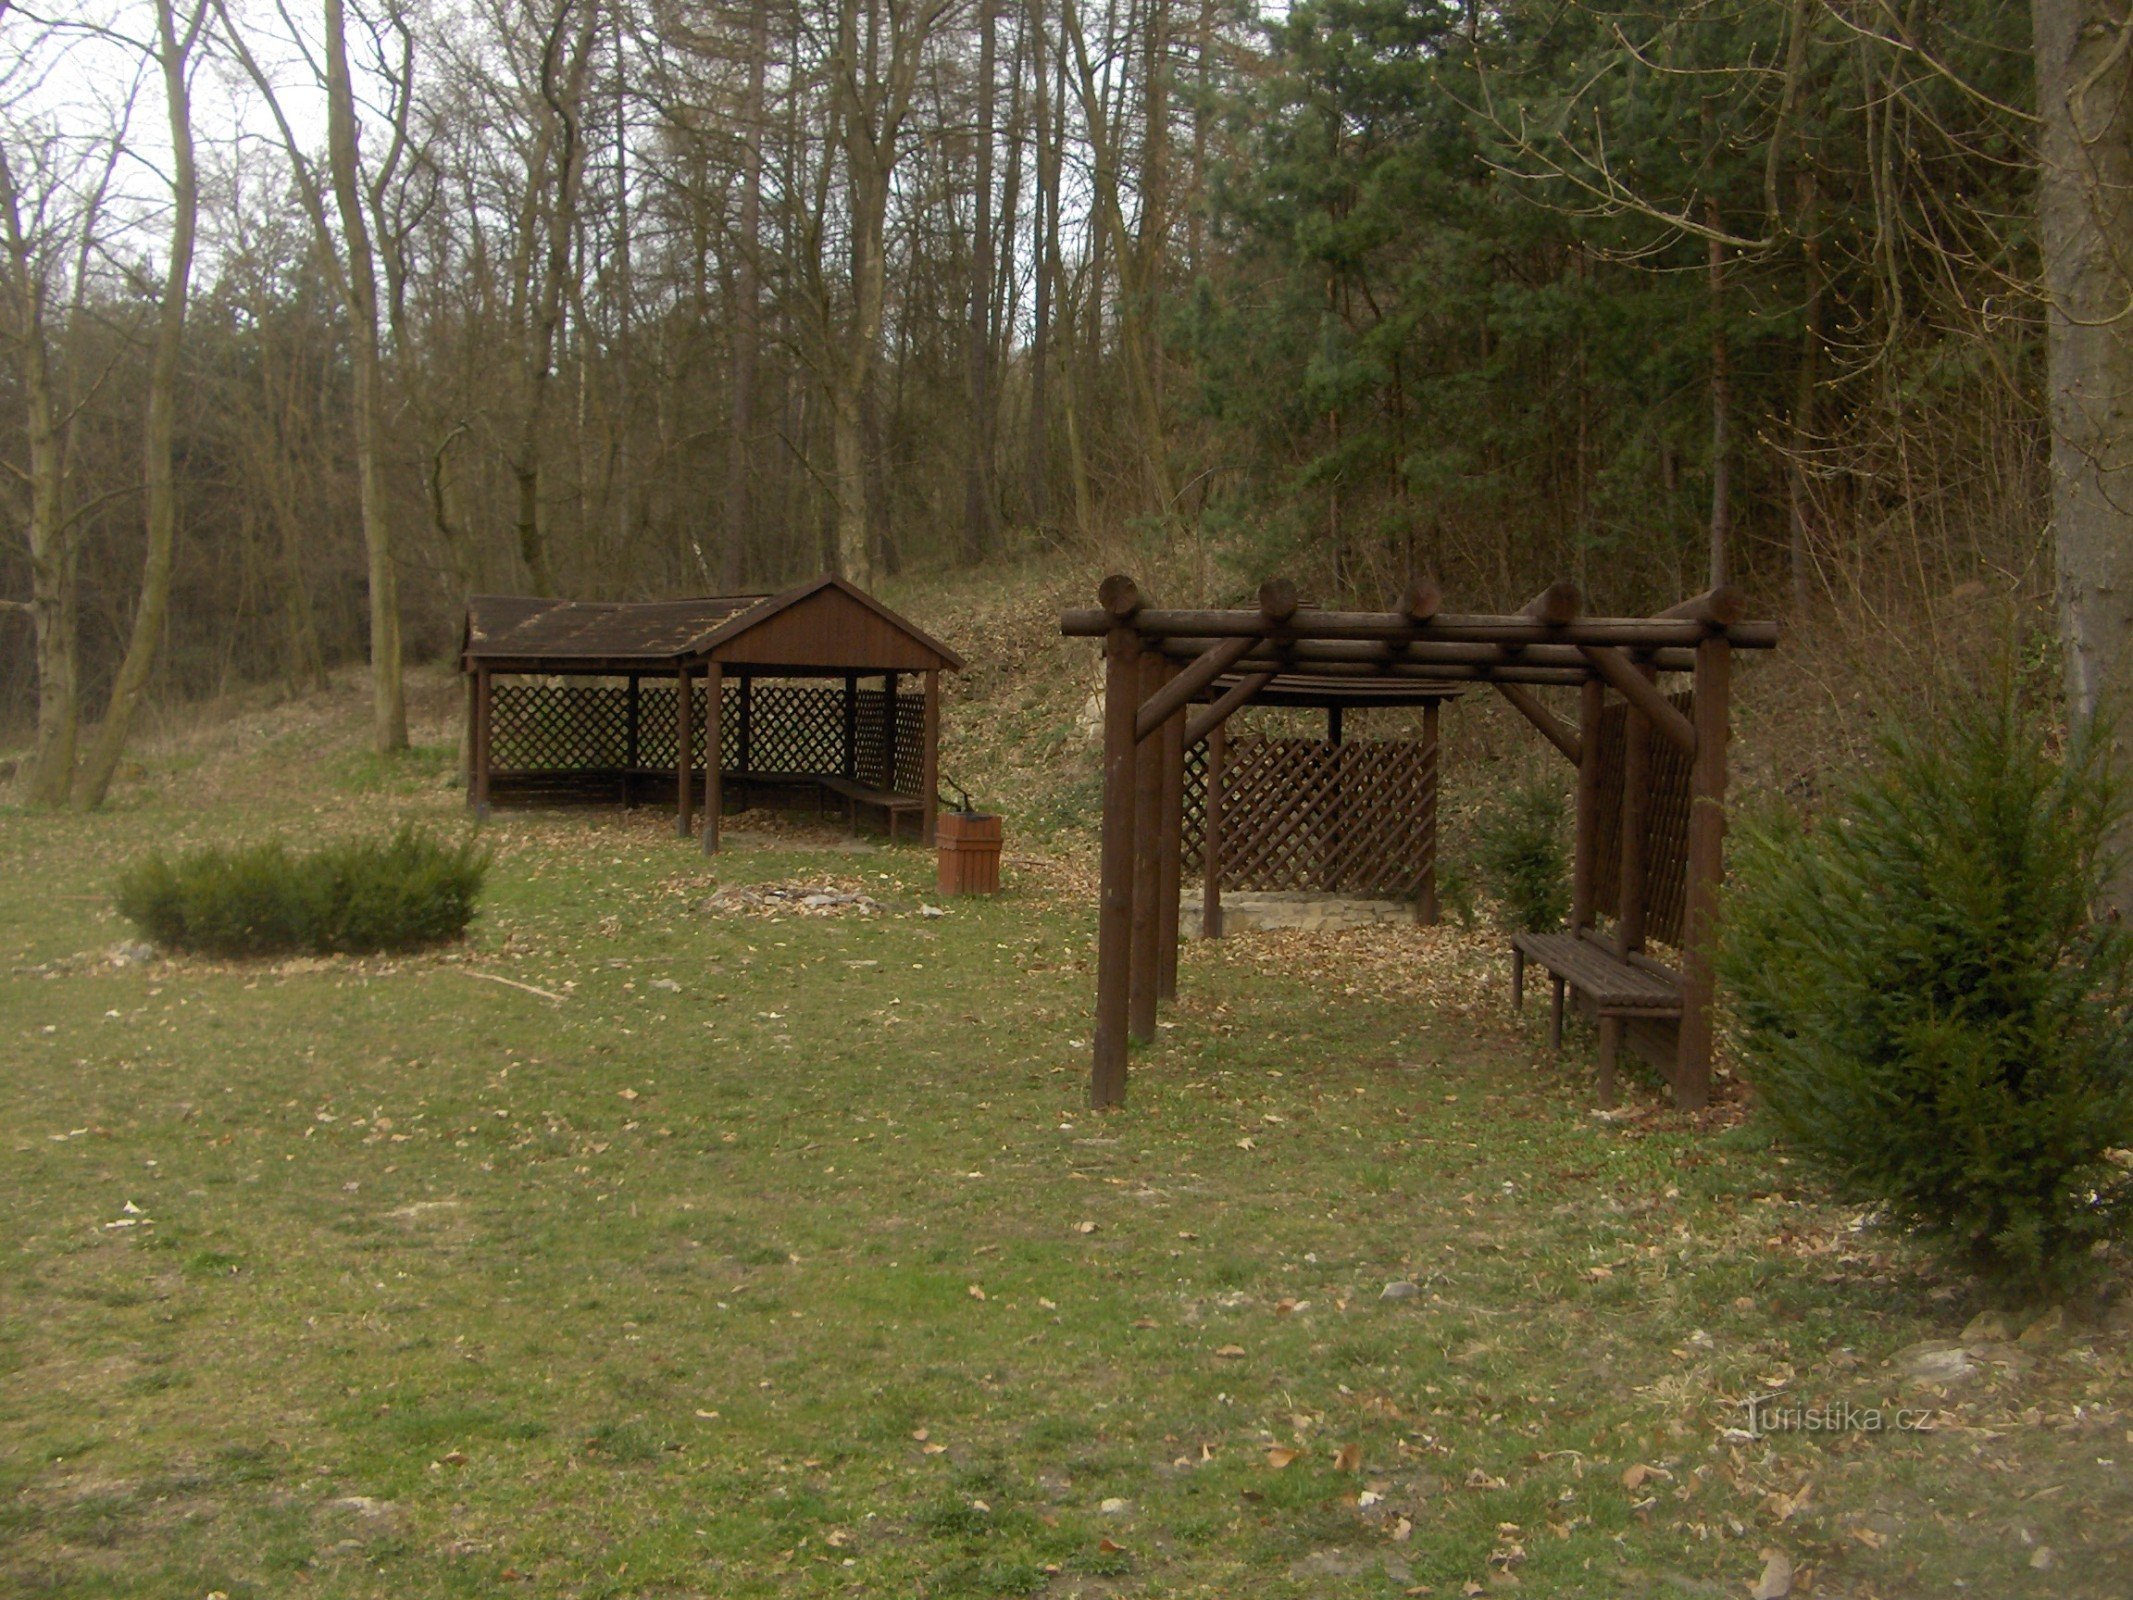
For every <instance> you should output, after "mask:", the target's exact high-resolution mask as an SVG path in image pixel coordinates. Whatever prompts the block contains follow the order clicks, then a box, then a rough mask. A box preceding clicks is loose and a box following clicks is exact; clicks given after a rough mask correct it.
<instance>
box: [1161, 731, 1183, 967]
mask: <svg viewBox="0 0 2133 1600" xmlns="http://www.w3.org/2000/svg"><path fill="white" fill-rule="evenodd" d="M1155 743H1156V745H1157V746H1158V747H1159V748H1160V750H1161V752H1162V760H1163V806H1162V813H1161V815H1160V816H1159V817H1158V818H1157V819H1156V851H1155V862H1156V884H1157V888H1156V897H1157V898H1156V935H1155V938H1156V956H1155V995H1156V998H1157V999H1158V1000H1175V999H1176V998H1177V997H1178V902H1179V900H1180V899H1181V898H1182V896H1183V893H1184V882H1183V879H1184V874H1185V708H1184V707H1183V706H1180V707H1179V708H1178V709H1177V710H1175V711H1173V712H1172V713H1171V714H1170V716H1169V718H1168V719H1167V720H1166V721H1165V722H1164V723H1163V726H1162V729H1161V731H1159V732H1158V733H1157V734H1156V736H1155Z"/></svg>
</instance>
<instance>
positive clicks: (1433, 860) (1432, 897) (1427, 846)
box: [1415, 700, 1444, 928]
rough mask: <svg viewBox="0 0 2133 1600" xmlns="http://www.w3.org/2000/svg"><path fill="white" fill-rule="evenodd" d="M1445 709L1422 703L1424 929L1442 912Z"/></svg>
mask: <svg viewBox="0 0 2133 1600" xmlns="http://www.w3.org/2000/svg"><path fill="white" fill-rule="evenodd" d="M1442 710H1443V706H1442V705H1441V704H1440V703H1439V702H1438V701H1435V700H1425V701H1423V702H1422V748H1423V750H1424V751H1425V752H1426V754H1427V756H1428V765H1427V768H1426V770H1427V772H1428V774H1429V789H1428V792H1427V793H1426V794H1425V795H1424V796H1423V804H1424V805H1425V806H1426V807H1428V814H1427V816H1426V818H1425V819H1424V830H1423V835H1422V847H1423V849H1424V850H1426V851H1428V853H1429V854H1428V857H1427V859H1426V860H1424V862H1423V863H1422V892H1421V894H1420V895H1419V896H1418V897H1417V898H1416V900H1415V917H1416V920H1418V921H1419V922H1420V923H1421V924H1422V925H1423V926H1424V927H1425V928H1434V927H1435V926H1436V925H1437V919H1438V917H1439V916H1440V915H1441V912H1440V911H1439V909H1438V906H1437V837H1438V835H1437V785H1438V780H1439V777H1440V775H1441V774H1442V773H1443V771H1444V761H1443V757H1442V755H1441V754H1440V751H1439V746H1438V744H1437V737H1438V724H1439V720H1440V718H1439V713H1440V712H1441V711H1442Z"/></svg>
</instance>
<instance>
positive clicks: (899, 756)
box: [884, 694, 926, 794]
mask: <svg viewBox="0 0 2133 1600" xmlns="http://www.w3.org/2000/svg"><path fill="white" fill-rule="evenodd" d="M925 782H926V701H925V697H924V696H923V695H910V694H901V695H898V696H897V697H896V781H895V782H894V783H891V784H887V785H884V787H886V788H890V789H894V790H895V791H896V792H897V793H898V794H918V793H920V792H921V791H922V790H923V789H924V787H925Z"/></svg>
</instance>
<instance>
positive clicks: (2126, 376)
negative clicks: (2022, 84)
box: [2031, 0, 2133, 913]
mask: <svg viewBox="0 0 2133 1600" xmlns="http://www.w3.org/2000/svg"><path fill="white" fill-rule="evenodd" d="M2031 14H2032V19H2033V24H2034V28H2035V38H2036V55H2037V111H2038V116H2039V118H2040V120H2041V123H2042V137H2041V140H2040V150H2039V155H2040V162H2039V170H2038V175H2037V221H2038V235H2039V242H2040V245H2041V251H2042V256H2043V267H2044V284H2045V289H2046V293H2047V295H2048V297H2049V301H2050V305H2049V355H2048V360H2049V368H2048V382H2049V386H2050V391H2051V423H2052V457H2051V483H2052V529H2053V535H2054V542H2055V545H2056V550H2057V556H2058V568H2059V571H2058V598H2059V625H2060V631H2061V637H2062V641H2063V644H2064V647H2065V651H2066V691H2067V703H2068V706H2069V708H2070V709H2071V711H2072V713H2073V715H2074V717H2075V718H2076V719H2077V720H2078V721H2087V720H2089V719H2091V718H2094V717H2096V716H2098V715H2099V714H2101V715H2102V716H2103V717H2105V718H2106V719H2108V720H2109V725H2110V726H2112V727H2113V730H2114V733H2113V736H2114V750H2113V764H2114V766H2115V767H2116V768H2117V769H2118V771H2119V772H2120V774H2121V775H2122V776H2127V777H2133V509H2129V508H2133V500H2129V495H2133V327H2129V325H2128V320H2127V319H2128V299H2129V293H2133V273H2129V271H2128V266H2127V257H2126V253H2125V252H2126V249H2127V241H2128V240H2129V239H2133V117H2129V115H2128V104H2127V97H2128V92H2129V88H2133V57H2129V51H2128V49H2127V44H2128V40H2129V38H2133V23H2128V22H2125V21H2121V20H2119V19H2118V18H2117V17H2116V16H2115V15H2114V14H2113V12H2112V8H2111V7H2109V6H2107V5H2105V4H2103V3H2101V0H2034V4H2033V6H2032V12H2031ZM2122 859H2125V858H2122ZM2113 901H2114V908H2115V909H2117V910H2118V911H2120V912H2122V913H2123V912H2127V911H2133V859H2126V864H2125V865H2123V866H2121V869H2120V877H2119V881H2118V883H2117V884H2116V886H2115V889H2114V894H2113Z"/></svg>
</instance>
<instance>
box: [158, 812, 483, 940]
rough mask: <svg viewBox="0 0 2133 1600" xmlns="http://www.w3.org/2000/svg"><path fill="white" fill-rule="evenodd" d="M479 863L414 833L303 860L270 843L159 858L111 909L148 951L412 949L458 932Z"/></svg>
mask: <svg viewBox="0 0 2133 1600" xmlns="http://www.w3.org/2000/svg"><path fill="white" fill-rule="evenodd" d="M488 867H489V859H488V854H487V852H486V851H484V850H481V849H479V848H478V847H477V846H476V845H475V844H474V842H473V841H472V840H464V841H462V842H460V843H458V844H446V843H444V842H442V841H440V840H438V839H435V838H433V837H431V836H430V835H428V834H426V833H423V832H420V831H418V830H416V829H412V828H403V829H401V830H400V831H399V832H398V833H396V834H394V835H393V836H392V837H391V838H390V839H384V840H347V841H344V842H341V843H338V844H331V845H327V846H326V847H324V848H323V849H320V850H316V851H313V852H310V853H309V854H304V855H297V854H292V853H291V852H290V851H289V849H288V848H287V847H286V846H285V845H283V844H282V843H280V842H279V841H278V840H277V841H270V842H268V843H265V844H257V845H251V846H247V847H245V848H242V849H234V850H231V849H221V848H208V849H203V850H195V851H193V852H191V853H190V854H188V855H186V856H184V857H182V858H181V859H179V860H178V861H176V862H173V861H171V860H170V859H168V858H167V857H165V856H164V855H163V854H162V853H161V852H156V853H154V854H152V855H149V856H148V857H146V858H145V859H143V860H141V861H138V862H136V863H134V865H133V866H131V867H129V868H128V869H127V870H126V872H125V873H124V874H123V875H122V876H121V877H120V879H119V884H118V908H119V912H120V914H121V915H122V916H124V917H125V918H126V919H127V920H128V921H129V922H131V923H132V924H133V925H134V926H135V927H137V928H139V929H140V931H141V933H142V934H143V935H144V936H145V937H147V938H148V939H149V940H151V941H153V942H154V943H155V944H157V945H160V946H162V947H163V948H165V949H169V950H190V951H196V952H198V953H200V954H202V955H211V956H224V957H242V956H268V955H292V954H299V953H309V954H314V955H342V954H346V955H358V954H367V953H371V952H375V951H392V950H412V949H416V948H418V947H420V946H422V945H428V944H439V943H443V942H444V941H446V940H450V939H456V938H458V937H459V936H460V935H461V934H463V933H464V932H466V928H467V924H468V923H469V922H470V921H472V920H473V916H474V907H475V901H476V899H477V897H478V896H479V895H480V893H481V886H482V881H483V879H484V878H485V877H486V875H487V873H488Z"/></svg>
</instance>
